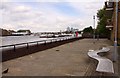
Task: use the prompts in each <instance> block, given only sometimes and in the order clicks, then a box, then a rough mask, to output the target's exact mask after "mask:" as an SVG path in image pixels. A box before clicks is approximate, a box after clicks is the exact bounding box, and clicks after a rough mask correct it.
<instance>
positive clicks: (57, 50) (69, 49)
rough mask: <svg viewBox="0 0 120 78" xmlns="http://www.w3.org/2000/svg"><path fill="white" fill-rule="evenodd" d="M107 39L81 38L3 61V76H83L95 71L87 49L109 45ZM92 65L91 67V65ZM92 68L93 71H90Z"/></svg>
mask: <svg viewBox="0 0 120 78" xmlns="http://www.w3.org/2000/svg"><path fill="white" fill-rule="evenodd" d="M110 45H111V41H109V40H107V39H100V40H95V44H94V43H93V39H81V40H78V41H74V42H71V43H66V44H63V45H60V46H58V47H54V48H51V49H47V50H44V51H39V52H37V53H33V54H30V55H27V56H23V57H19V58H16V59H12V60H8V61H5V62H3V64H2V65H3V68H9V71H8V73H6V74H3V76H85V75H90V74H91V72H93V71H94V72H95V68H96V67H95V65H96V63H94V62H92V61H91V60H90V58H89V57H88V55H87V53H88V50H90V49H93V50H97V49H100V48H102V47H105V46H110ZM91 66H92V67H91ZM92 70H93V71H92Z"/></svg>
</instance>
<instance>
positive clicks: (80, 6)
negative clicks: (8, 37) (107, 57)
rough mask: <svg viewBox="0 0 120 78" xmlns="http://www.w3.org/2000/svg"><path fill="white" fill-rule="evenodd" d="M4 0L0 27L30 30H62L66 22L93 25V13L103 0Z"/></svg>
mask: <svg viewBox="0 0 120 78" xmlns="http://www.w3.org/2000/svg"><path fill="white" fill-rule="evenodd" d="M3 1H4V2H1V4H2V5H0V13H1V14H0V18H1V17H2V18H1V19H0V28H4V29H8V30H9V29H12V30H19V29H30V30H31V31H32V32H43V31H60V30H62V31H63V30H65V29H66V28H67V27H68V26H69V27H73V28H78V29H80V30H82V29H84V28H85V27H88V26H93V15H96V13H97V10H99V9H101V8H102V7H103V6H104V0H87V1H85V0H23V1H22V0H3ZM96 25H97V22H96Z"/></svg>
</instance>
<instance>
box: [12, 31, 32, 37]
mask: <svg viewBox="0 0 120 78" xmlns="http://www.w3.org/2000/svg"><path fill="white" fill-rule="evenodd" d="M30 34H31V32H30V31H29V30H19V31H17V32H13V33H12V35H15V36H17V35H18V36H21V35H30Z"/></svg>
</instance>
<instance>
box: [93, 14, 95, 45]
mask: <svg viewBox="0 0 120 78" xmlns="http://www.w3.org/2000/svg"><path fill="white" fill-rule="evenodd" d="M93 27H94V28H93V29H94V31H93V39H94V42H93V43H95V15H94V16H93Z"/></svg>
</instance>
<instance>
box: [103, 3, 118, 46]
mask: <svg viewBox="0 0 120 78" xmlns="http://www.w3.org/2000/svg"><path fill="white" fill-rule="evenodd" d="M105 10H106V16H107V17H108V18H109V19H107V26H106V27H107V28H108V29H109V30H111V40H112V41H114V36H115V31H116V30H115V29H116V28H115V27H116V2H110V1H108V2H105ZM117 19H118V26H117V27H118V30H117V31H118V32H117V40H118V44H119V45H120V1H119V2H118V17H117Z"/></svg>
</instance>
